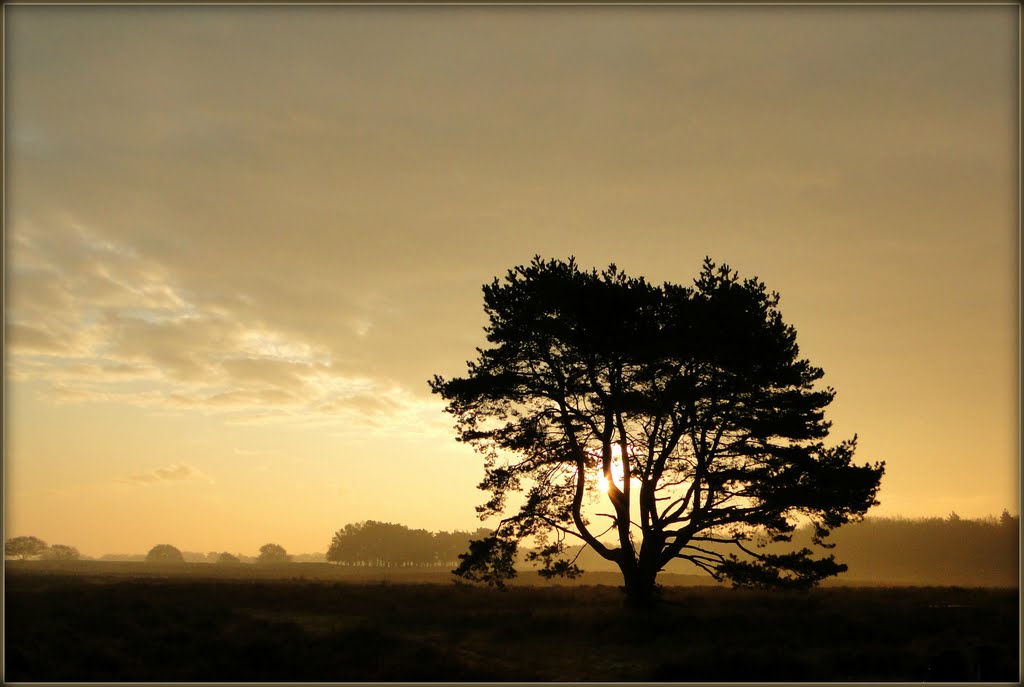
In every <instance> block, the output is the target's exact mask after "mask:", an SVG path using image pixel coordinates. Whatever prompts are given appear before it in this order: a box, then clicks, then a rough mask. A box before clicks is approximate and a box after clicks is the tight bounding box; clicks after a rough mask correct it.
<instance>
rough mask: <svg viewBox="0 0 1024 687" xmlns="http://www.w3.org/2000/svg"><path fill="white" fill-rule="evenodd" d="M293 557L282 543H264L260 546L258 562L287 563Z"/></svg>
mask: <svg viewBox="0 0 1024 687" xmlns="http://www.w3.org/2000/svg"><path fill="white" fill-rule="evenodd" d="M291 559H292V557H291V556H289V555H288V552H287V551H285V550H284V547H283V546H281V545H280V544H264V545H263V546H261V547H260V555H259V558H257V559H256V562H257V563H287V562H288V561H290V560H291Z"/></svg>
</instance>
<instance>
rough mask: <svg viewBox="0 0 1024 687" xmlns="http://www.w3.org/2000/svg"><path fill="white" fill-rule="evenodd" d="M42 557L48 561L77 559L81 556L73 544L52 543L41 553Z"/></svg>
mask: <svg viewBox="0 0 1024 687" xmlns="http://www.w3.org/2000/svg"><path fill="white" fill-rule="evenodd" d="M43 558H44V559H46V560H48V561H77V560H79V559H81V558H82V554H80V553H79V552H78V549H76V548H75V547H73V546H68V545H66V544H54V545H53V546H51V547H50V548H49V549H48V550H47V551H46V552H45V553H43Z"/></svg>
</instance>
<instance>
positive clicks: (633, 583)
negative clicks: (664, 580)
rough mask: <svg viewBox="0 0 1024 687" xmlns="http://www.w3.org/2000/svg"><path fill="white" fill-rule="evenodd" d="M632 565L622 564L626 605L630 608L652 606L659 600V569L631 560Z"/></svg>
mask: <svg viewBox="0 0 1024 687" xmlns="http://www.w3.org/2000/svg"><path fill="white" fill-rule="evenodd" d="M631 563H632V564H631V565H626V566H620V567H621V569H622V579H623V581H624V582H625V584H624V586H623V587H622V591H624V592H625V593H626V605H627V606H629V607H630V608H650V607H652V606H654V605H655V603H656V602H657V600H658V591H659V590H658V586H657V584H655V578H656V577H657V575H658V571H657V570H654V569H649V568H648V566H640V565H637V564H636V563H633V562H631Z"/></svg>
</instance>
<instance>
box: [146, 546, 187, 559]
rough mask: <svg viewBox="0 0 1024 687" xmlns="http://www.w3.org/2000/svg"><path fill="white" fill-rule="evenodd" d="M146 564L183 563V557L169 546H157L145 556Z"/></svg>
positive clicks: (174, 548)
mask: <svg viewBox="0 0 1024 687" xmlns="http://www.w3.org/2000/svg"><path fill="white" fill-rule="evenodd" d="M146 562H148V563H184V562H185V557H184V556H183V555H182V554H181V551H179V550H178V549H177V548H176V547H174V546H171V545H170V544H157V545H156V546H154V547H153V548H152V549H150V550H149V553H147V554H146Z"/></svg>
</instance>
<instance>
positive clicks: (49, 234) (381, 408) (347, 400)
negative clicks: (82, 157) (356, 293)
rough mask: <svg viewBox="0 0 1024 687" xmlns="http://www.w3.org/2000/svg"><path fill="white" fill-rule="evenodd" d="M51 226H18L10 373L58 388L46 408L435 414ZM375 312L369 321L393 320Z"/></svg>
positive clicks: (332, 358) (64, 222)
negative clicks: (127, 406) (64, 405)
mask: <svg viewBox="0 0 1024 687" xmlns="http://www.w3.org/2000/svg"><path fill="white" fill-rule="evenodd" d="M51 225H52V229H53V230H52V231H49V230H48V231H43V230H42V229H41V228H40V227H39V226H37V225H35V224H32V223H23V224H21V225H20V226H19V227H18V231H17V232H16V238H17V240H16V241H12V246H13V247H12V251H11V261H12V266H13V272H14V279H12V289H11V297H10V303H9V309H8V314H7V320H8V321H7V332H8V345H9V348H8V352H9V357H8V360H9V368H8V373H9V374H10V376H11V378H12V379H19V380H24V379H33V380H38V381H43V382H46V383H47V386H46V387H44V388H43V390H42V391H41V392H40V393H41V396H42V398H44V399H45V400H49V401H52V402H55V403H89V402H103V403H124V404H130V405H136V406H144V407H148V408H151V409H153V410H154V411H155V412H166V411H183V412H196V411H199V412H204V413H214V414H219V415H223V416H226V420H227V421H228V422H229V423H231V424H253V423H258V424H265V423H287V424H301V425H314V426H330V425H339V426H346V427H351V426H360V425H361V426H364V427H365V428H371V427H373V426H375V425H377V424H379V423H380V421H381V419H382V417H381V416H394V417H395V418H397V416H398V415H401V414H402V413H403V412H405V414H406V415H410V414H415V408H413V407H408V406H409V404H410V403H411V404H412V405H413V406H416V405H417V404H419V403H421V402H422V398H418V397H416V396H415V395H413V394H410V393H409V392H408V391H406V390H405V389H403V388H402V386H401V385H398V384H396V383H395V382H394V381H388V380H384V379H380V378H374V377H372V376H370V375H367V374H366V373H365V372H364V373H360V374H355V373H354V372H353V370H352V369H351V365H350V366H349V367H348V368H346V366H345V365H344V364H343V363H342V362H341V360H340V357H339V356H338V355H337V354H336V353H333V352H332V351H331V350H330V349H329V348H328V347H327V346H326V345H324V344H323V343H318V342H317V341H316V339H315V337H310V336H308V335H307V334H306V333H304V331H303V329H302V328H296V327H295V326H289V323H287V322H283V323H282V324H281V325H279V326H275V324H274V322H273V321H272V320H273V318H272V317H271V318H268V317H266V316H265V315H263V316H260V315H257V316H252V315H253V313H249V314H248V315H247V314H246V313H244V312H242V311H243V310H245V309H246V308H249V307H250V306H251V305H252V303H251V300H252V299H251V298H249V297H242V296H240V297H239V298H237V299H234V300H233V299H231V298H225V297H223V294H212V295H211V293H210V292H209V291H207V290H204V289H203V288H186V287H185V286H184V285H183V284H182V283H181V280H180V279H179V278H178V277H176V276H175V274H176V273H175V271H174V270H172V269H170V268H169V267H168V266H166V265H165V264H163V262H161V261H160V260H157V259H155V258H152V257H147V256H146V255H145V254H144V252H143V251H140V250H136V249H135V248H133V247H131V246H129V245H125V244H123V243H120V242H118V241H116V240H115V239H112V238H103V237H101V236H100V234H99V233H98V232H97V231H94V230H92V229H89V228H87V227H85V226H84V225H83V224H81V223H80V222H78V221H77V220H75V219H74V218H71V217H68V216H65V215H60V216H55V217H52V218H50V221H49V223H48V224H47V228H48V229H49V228H51ZM55 235H56V237H57V238H59V239H60V240H59V241H58V240H55V238H54V236H55ZM363 300H364V301H366V302H365V303H363V304H362V305H358V306H357V308H361V307H363V306H365V307H370V305H373V304H377V305H379V306H380V307H381V308H383V309H385V310H386V309H387V304H386V303H385V302H384V301H382V300H381V299H380V298H376V299H370V300H366V298H364V299H363ZM365 335H366V332H365V331H364V332H362V333H361V334H360V333H357V334H356V335H355V336H360V337H361V336H365ZM434 410H437V409H436V408H435V409H434Z"/></svg>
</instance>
